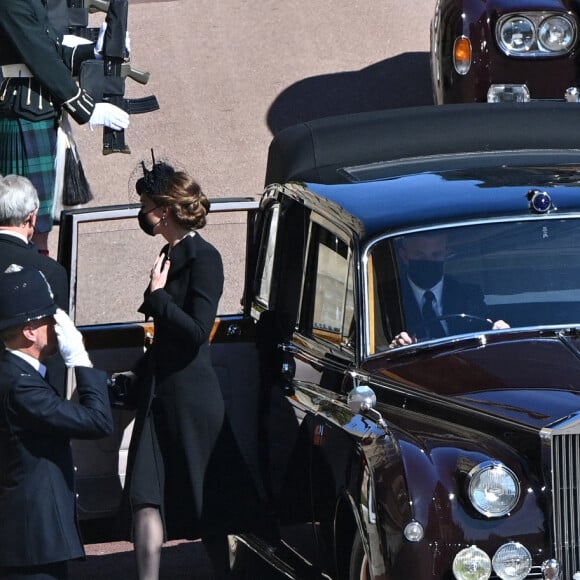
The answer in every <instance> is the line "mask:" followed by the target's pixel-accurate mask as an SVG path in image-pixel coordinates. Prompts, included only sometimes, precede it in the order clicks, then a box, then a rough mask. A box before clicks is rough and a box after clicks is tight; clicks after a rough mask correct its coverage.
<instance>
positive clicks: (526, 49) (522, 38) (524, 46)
mask: <svg viewBox="0 0 580 580" xmlns="http://www.w3.org/2000/svg"><path fill="white" fill-rule="evenodd" d="M576 36H577V30H576V22H575V21H574V20H573V18H572V17H571V16H569V15H568V14H565V13H557V14H556V13H549V12H522V13H518V14H506V15H505V16H502V17H501V18H500V19H499V21H498V23H497V26H496V34H495V37H496V40H497V43H498V45H499V47H500V49H501V50H502V51H503V52H504V53H505V54H507V55H508V56H523V57H533V56H542V57H546V56H560V55H562V54H566V53H567V52H570V51H571V50H572V49H573V48H574V44H575V43H576Z"/></svg>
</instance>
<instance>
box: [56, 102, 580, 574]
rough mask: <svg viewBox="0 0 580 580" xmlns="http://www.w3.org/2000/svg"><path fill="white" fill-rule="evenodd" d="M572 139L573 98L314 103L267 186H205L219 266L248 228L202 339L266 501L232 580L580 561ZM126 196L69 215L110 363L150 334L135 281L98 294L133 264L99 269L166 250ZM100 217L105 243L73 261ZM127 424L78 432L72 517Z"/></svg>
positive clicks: (101, 506)
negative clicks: (229, 195)
mask: <svg viewBox="0 0 580 580" xmlns="http://www.w3.org/2000/svg"><path fill="white" fill-rule="evenodd" d="M579 136H580V115H579V114H578V111H576V110H575V108H574V107H573V106H570V105H569V104H566V103H552V102H547V103H546V102H541V103H536V102H533V103H528V104H518V103H511V104H510V103H506V104H504V105H502V106H498V105H493V104H486V103H483V104H459V105H452V106H445V105H443V106H430V107H419V108H409V109H401V110H391V111H382V112H373V113H363V114H356V115H349V116H345V117H336V118H327V119H320V120H316V121H311V122H308V123H304V124H301V125H298V126H295V127H291V128H288V129H286V130H284V131H282V132H281V133H280V134H278V135H277V136H276V138H275V139H274V141H273V142H272V145H271V147H270V152H269V160H268V169H267V176H266V188H265V191H264V192H263V195H262V196H261V198H260V201H259V203H258V202H257V201H256V200H249V201H248V200H216V204H215V205H214V206H212V210H213V209H215V212H213V211H212V214H210V216H209V217H210V221H211V227H209V228H207V234H208V235H212V236H214V235H215V236H218V237H219V233H220V231H221V233H223V234H225V236H224V239H223V240H222V241H223V243H222V245H221V246H220V247H221V248H222V252H223V255H224V258H225V261H226V265H227V266H228V268H229V266H234V267H238V266H241V265H242V262H243V260H241V253H242V250H243V248H244V244H243V242H242V240H241V238H238V235H237V234H242V233H246V232H247V234H248V237H247V255H246V267H245V273H244V271H243V269H242V270H240V271H237V273H236V272H235V270H232V271H231V273H229V274H227V277H226V280H228V281H229V282H228V283H227V284H226V286H227V288H228V292H229V291H230V290H231V288H233V287H234V286H235V282H236V280H245V284H244V289H243V293H242V302H241V308H240V301H239V294H238V295H237V297H236V298H237V300H235V301H233V302H232V304H233V305H234V308H233V309H232V310H231V311H230V312H229V313H227V312H223V311H222V312H220V317H219V319H218V320H216V325H215V332H214V333H212V356H213V361H214V365H215V367H216V369H217V371H218V375H219V377H220V382H221V386H222V389H223V392H224V398H225V400H226V406H227V409H228V414H229V416H230V420H231V422H232V425H233V428H234V430H235V435H236V438H237V440H238V442H239V445H240V448H241V449H242V450H243V452H244V455H245V457H246V459H247V460H248V464H249V465H251V466H252V467H253V470H254V472H253V473H254V475H255V477H256V480H259V481H261V482H262V483H263V489H264V493H265V495H266V497H267V500H268V502H267V509H265V510H264V513H256V522H255V523H256V525H255V527H254V529H251V530H246V532H245V533H240V535H237V536H232V537H231V565H232V569H233V571H234V572H235V574H236V577H238V578H245V579H246V580H257V579H259V580H265V579H266V578H270V577H271V576H272V577H277V578H290V579H295V580H305V579H318V580H323V579H325V580H329V579H332V580H428V579H429V580H431V579H432V580H453V579H455V580H487V579H490V578H491V579H494V580H497V579H501V580H524V579H526V580H528V579H539V578H542V579H544V580H549V579H552V580H572V579H573V578H578V576H580V484H579V481H580V469H579V466H580V149H578V143H579ZM137 210H138V208H137V207H127V206H118V207H111V208H93V209H88V210H87V209H83V210H76V211H72V212H67V213H66V215H64V216H63V219H62V221H61V244H60V250H61V252H60V258H61V260H62V261H63V263H65V264H66V265H67V267H68V268H69V271H70V272H71V296H72V301H73V304H72V305H71V306H72V310H73V312H74V315H75V319H76V320H77V323H78V324H79V325H80V326H81V328H82V330H83V334H84V336H85V340H86V342H87V346H88V348H89V350H90V353H91V358H92V360H93V361H94V363H95V365H96V366H100V367H102V368H105V369H107V370H108V371H109V372H111V373H113V372H118V371H121V370H124V369H127V368H131V365H132V364H133V361H134V360H135V359H136V357H138V356H140V355H141V354H142V352H143V350H144V349H145V348H146V347H147V345H148V344H149V343H150V342H151V340H154V337H153V336H151V333H152V328H151V326H150V325H147V324H145V323H144V322H142V321H141V322H139V321H138V320H136V315H135V313H134V308H135V306H134V305H135V303H137V296H138V295H139V293H140V286H139V284H136V287H137V289H136V294H137V296H134V297H130V300H129V302H130V303H131V306H132V308H131V310H130V314H129V315H128V316H127V317H124V316H123V314H121V313H117V312H116V310H115V307H116V304H115V302H116V301H115V300H113V294H110V295H111V310H107V312H100V311H94V312H93V310H92V308H91V304H92V303H93V302H94V293H95V291H102V292H107V288H113V287H114V284H115V280H117V281H118V280H119V279H121V276H124V277H125V278H124V280H125V279H127V280H129V279H130V277H131V276H132V275H133V272H131V271H127V269H125V270H122V271H120V272H116V273H113V274H111V273H110V272H109V270H111V269H112V268H114V266H115V260H114V259H112V256H113V255H114V253H115V252H123V251H126V248H127V247H129V246H128V244H130V247H132V248H135V252H137V251H142V250H143V251H144V252H145V253H146V254H149V256H148V257H147V256H145V257H143V256H141V254H139V255H137V254H136V257H135V259H134V264H135V270H138V269H139V268H140V266H139V265H140V264H143V268H146V267H147V265H148V264H149V263H150V262H151V260H150V257H151V256H154V255H156V251H157V249H156V248H155V247H151V248H149V249H143V244H144V242H142V241H141V240H142V237H143V236H141V234H140V232H139V231H138V229H137V226H136V224H135V215H136V213H137ZM228 211H229V212H234V213H233V214H232V213H225V214H223V218H222V217H220V215H221V214H220V213H219V212H228ZM244 212H248V214H247V218H248V219H247V222H246V221H245V220H244V219H242V214H244ZM104 220H109V223H108V224H107V223H105V221H104ZM94 222H98V223H94ZM105 230H108V233H107V235H106V236H103V239H102V242H99V243H100V244H101V245H100V246H99V247H101V248H102V249H103V252H107V255H108V256H110V258H109V259H108V260H106V264H105V265H104V267H103V268H102V271H101V270H98V271H95V268H97V267H98V266H99V264H92V266H93V267H92V268H91V269H87V270H85V267H83V264H86V262H84V259H83V258H82V255H83V249H82V247H81V246H82V245H83V244H84V245H89V246H92V245H94V244H95V243H96V239H97V238H96V236H98V235H99V233H100V232H103V231H105ZM133 236H140V237H139V238H138V239H139V244H137V243H136V242H135V240H132V239H131V238H132V237H133ZM212 241H215V242H216V244H219V240H213V239H212ZM105 244H106V245H105ZM148 258H149V259H148ZM228 271H229V270H228ZM111 276H112V278H111ZM140 276H141V274H140V275H139V277H140ZM107 277H109V278H107ZM124 289H125V291H124V293H123V295H118V294H117V293H115V294H114V296H117V299H118V300H124V299H125V298H126V296H125V294H129V293H131V292H132V291H133V288H132V284H130V283H126V284H124ZM109 293H110V291H109ZM224 304H225V303H224ZM193 387H195V385H192V388H193ZM116 420H117V431H116V433H115V435H114V436H112V437H111V438H109V439H108V440H105V441H100V442H97V443H95V442H77V443H75V454H76V457H77V461H78V468H79V469H78V472H77V485H78V491H79V498H78V503H79V509H80V510H81V515H82V516H83V519H84V520H85V521H86V520H88V519H94V520H98V519H99V518H103V517H105V516H107V515H108V516H111V515H114V512H115V510H116V507H117V505H118V496H119V493H120V490H121V488H122V485H123V480H124V469H125V457H126V444H127V440H128V432H129V430H130V426H131V420H132V417H131V414H130V412H129V411H116ZM235 477H236V473H232V478H235ZM239 501H242V502H243V501H244V497H243V496H240V498H239ZM223 509H224V510H226V509H228V508H227V504H226V503H224V508H223ZM276 574H277V576H276Z"/></svg>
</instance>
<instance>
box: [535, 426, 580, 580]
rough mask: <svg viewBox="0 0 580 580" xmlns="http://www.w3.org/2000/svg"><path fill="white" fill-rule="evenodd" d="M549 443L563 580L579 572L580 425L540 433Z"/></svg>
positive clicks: (557, 548)
mask: <svg viewBox="0 0 580 580" xmlns="http://www.w3.org/2000/svg"><path fill="white" fill-rule="evenodd" d="M542 435H543V436H544V437H545V441H546V440H549V441H550V449H551V451H550V455H551V466H552V501H553V525H554V549H555V554H554V555H555V557H556V558H557V559H558V560H559V561H560V565H561V570H562V572H563V575H562V577H563V578H572V575H573V574H574V573H575V572H577V571H579V570H580V481H579V480H580V421H578V418H577V417H575V418H574V420H572V421H570V420H569V421H566V423H565V424H563V425H560V426H558V427H557V428H555V429H549V430H548V429H546V430H543V433H542Z"/></svg>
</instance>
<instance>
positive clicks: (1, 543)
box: [0, 352, 113, 566]
mask: <svg viewBox="0 0 580 580" xmlns="http://www.w3.org/2000/svg"><path fill="white" fill-rule="evenodd" d="M75 373H76V379H77V392H78V396H79V402H78V403H77V402H72V401H69V400H66V399H63V398H62V397H60V396H59V395H58V394H57V393H56V391H55V390H54V389H53V388H52V387H51V386H50V385H49V384H48V383H47V382H46V381H45V380H44V379H43V378H42V377H41V376H40V374H39V373H38V372H37V371H36V370H35V369H34V368H33V367H32V366H31V365H29V364H28V363H27V362H26V361H24V360H23V359H21V358H20V357H18V356H16V355H14V354H12V353H11V352H5V353H4V356H3V357H2V359H1V360H0V566H38V565H42V564H48V563H50V562H61V561H65V560H70V559H74V558H79V557H82V556H84V549H83V544H82V541H81V538H80V536H79V532H78V524H77V518H76V502H75V490H74V470H73V462H72V454H71V448H70V439H71V438H76V439H98V438H100V437H104V436H106V435H108V434H110V433H111V432H112V429H113V420H112V417H111V409H110V404H109V398H108V393H107V387H106V379H107V377H106V374H105V373H104V372H103V371H100V370H96V369H92V368H84V367H77V368H76V369H75Z"/></svg>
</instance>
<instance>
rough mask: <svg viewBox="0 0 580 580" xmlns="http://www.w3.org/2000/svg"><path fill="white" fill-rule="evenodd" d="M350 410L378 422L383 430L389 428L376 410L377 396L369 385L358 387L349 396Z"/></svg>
mask: <svg viewBox="0 0 580 580" xmlns="http://www.w3.org/2000/svg"><path fill="white" fill-rule="evenodd" d="M347 404H348V407H349V409H350V410H351V411H352V412H353V413H355V414H357V415H358V414H361V415H364V416H366V417H369V418H371V419H373V420H374V421H376V422H377V425H378V426H379V427H380V428H381V429H386V428H387V423H386V422H385V420H384V419H383V416H382V415H381V414H380V413H379V412H378V411H377V410H376V409H375V407H376V404H377V396H376V395H375V392H374V391H373V390H372V389H371V388H370V387H369V386H368V385H358V386H357V387H355V388H354V389H352V390H351V391H350V392H349V393H348V396H347Z"/></svg>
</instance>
